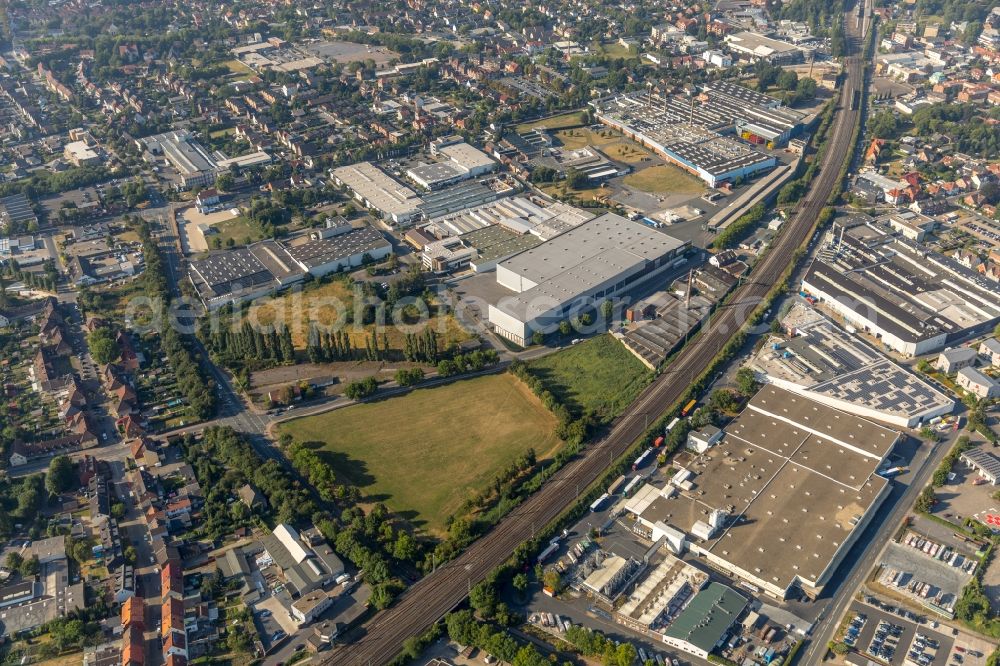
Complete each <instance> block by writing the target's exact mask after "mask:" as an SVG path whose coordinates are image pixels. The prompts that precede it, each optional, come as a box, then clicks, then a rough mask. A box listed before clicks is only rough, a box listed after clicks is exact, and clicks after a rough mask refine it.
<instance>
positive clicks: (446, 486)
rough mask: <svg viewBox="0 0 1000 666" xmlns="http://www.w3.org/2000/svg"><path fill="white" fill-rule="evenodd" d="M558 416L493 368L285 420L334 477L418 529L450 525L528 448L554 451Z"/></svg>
mask: <svg viewBox="0 0 1000 666" xmlns="http://www.w3.org/2000/svg"><path fill="white" fill-rule="evenodd" d="M555 426H556V419H555V417H554V416H553V415H552V413H551V412H549V411H548V410H547V409H545V407H544V406H543V405H542V404H541V403H540V402H539V401H538V399H537V398H535V396H534V395H532V393H531V391H529V390H528V388H527V387H525V386H524V385H523V384H522V383H521V382H520V381H519V380H517V379H516V378H515V377H513V376H511V375H509V374H506V373H505V374H500V375H488V376H485V377H477V378H475V379H467V380H462V381H457V382H453V383H451V384H446V385H444V386H439V387H436V388H427V389H418V390H416V391H413V392H411V393H408V394H406V395H404V396H400V397H396V398H389V399H387V400H383V401H377V402H370V403H364V404H360V405H353V406H351V407H346V408H344V409H337V410H334V411H331V412H326V413H324V414H318V415H316V416H308V417H305V418H301V419H295V420H293V421H289V422H288V423H284V424H282V425H281V426H279V429H280V432H282V433H286V432H287V433H289V434H291V436H292V437H293V438H294V439H295V440H296V441H298V442H303V443H307V444H308V443H310V442H313V443H316V446H317V449H318V453H319V455H320V456H321V457H322V458H323V459H324V460H325V461H326V462H327V464H329V465H330V466H331V467H333V469H334V471H335V472H336V473H337V475H338V477H340V478H343V479H346V480H348V481H349V482H351V483H353V484H355V485H357V486H358V487H359V488H360V489H361V491H362V492H363V493H365V494H366V495H367V501H372V502H375V501H380V502H385V504H386V506H388V507H389V508H390V509H392V510H393V511H395V512H397V513H399V514H400V515H402V516H403V517H405V518H407V519H408V520H410V521H411V522H412V523H413V524H414V525H415V526H417V527H419V528H422V529H424V530H427V531H428V532H431V533H434V534H440V533H443V532H444V531H445V523H446V521H447V519H448V516H449V515H451V514H453V513H454V512H455V511H456V510H457V509H458V508H459V506H460V505H461V503H462V501H463V500H464V499H465V498H466V497H468V495H469V491H470V490H480V489H483V488H485V487H486V486H487V485H488V484H489V482H490V480H491V479H492V478H493V477H494V476H495V475H496V473H497V472H499V471H500V470H501V469H502V468H504V467H505V466H507V465H509V464H510V463H511V462H512V461H513V460H514V459H515V458H517V457H518V456H519V455H521V454H523V453H524V452H525V451H527V450H528V449H529V448H534V449H535V453H536V455H537V456H538V459H539V460H541V459H543V458H546V457H550V456H551V455H553V454H554V453H555V451H556V450H558V448H559V446H560V445H561V442H560V441H559V439H558V438H557V437H556V435H555V433H554V430H555Z"/></svg>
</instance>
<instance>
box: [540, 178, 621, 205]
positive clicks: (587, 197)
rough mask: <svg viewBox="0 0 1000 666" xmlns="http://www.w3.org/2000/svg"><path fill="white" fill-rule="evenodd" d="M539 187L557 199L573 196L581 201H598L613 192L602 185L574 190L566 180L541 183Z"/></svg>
mask: <svg viewBox="0 0 1000 666" xmlns="http://www.w3.org/2000/svg"><path fill="white" fill-rule="evenodd" d="M539 189H541V190H542V191H543V192H545V193H546V194H548V195H549V196H551V197H556V198H557V199H562V198H566V197H571V196H573V197H576V198H577V199H579V200H580V201H597V200H599V199H600V198H601V197H603V196H605V195H607V194H610V193H611V190H605V189H603V188H600V187H589V188H587V189H585V190H574V189H573V188H572V187H570V186H569V185H567V184H566V181H564V180H563V181H559V182H558V183H546V184H545V185H540V186H539Z"/></svg>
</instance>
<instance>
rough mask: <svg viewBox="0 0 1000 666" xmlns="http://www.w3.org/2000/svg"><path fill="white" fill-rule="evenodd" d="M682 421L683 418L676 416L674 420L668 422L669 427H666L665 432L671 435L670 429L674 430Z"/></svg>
mask: <svg viewBox="0 0 1000 666" xmlns="http://www.w3.org/2000/svg"><path fill="white" fill-rule="evenodd" d="M680 422H681V420H680V419H679V418H677V417H676V416H675V417H674V420H673V421H671V422H670V423H668V424H667V427H666V429H664V431H663V434H665V435H669V434H670V431H671V430H673V429H674V428H675V427H676V426H677V424H678V423H680Z"/></svg>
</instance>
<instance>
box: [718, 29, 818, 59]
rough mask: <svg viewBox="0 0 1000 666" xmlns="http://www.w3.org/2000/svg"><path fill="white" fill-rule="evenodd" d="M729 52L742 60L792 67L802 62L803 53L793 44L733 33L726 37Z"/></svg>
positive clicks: (742, 33)
mask: <svg viewBox="0 0 1000 666" xmlns="http://www.w3.org/2000/svg"><path fill="white" fill-rule="evenodd" d="M725 40H726V45H727V46H728V47H729V50H730V51H732V52H733V53H734V54H736V55H737V56H739V57H740V59H742V60H750V61H752V62H757V61H760V60H764V61H767V62H769V63H771V64H772V65H794V64H797V63H800V62H802V61H803V58H804V56H805V53H804V52H803V50H802V49H801V48H799V47H798V46H796V45H795V44H791V43H789V42H784V41H782V40H780V39H773V38H771V37H766V36H764V35H761V34H760V33H756V32H734V33H732V34H729V35H726V37H725Z"/></svg>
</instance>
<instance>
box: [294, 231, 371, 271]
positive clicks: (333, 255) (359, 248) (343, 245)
mask: <svg viewBox="0 0 1000 666" xmlns="http://www.w3.org/2000/svg"><path fill="white" fill-rule="evenodd" d="M387 245H389V241H387V240H386V239H385V238H384V237H383V236H382V234H380V233H379V232H377V231H376V230H374V229H372V228H370V227H362V228H360V229H352V230H351V231H348V232H347V233H343V234H340V235H338V236H331V237H330V238H322V239H319V240H312V241H309V242H308V243H303V244H302V245H297V246H293V247H289V248H288V254H290V255H291V257H292V259H294V260H295V261H297V262H299V263H300V264H302V265H303V266H305V267H306V268H307V269H309V268H314V267H316V266H322V265H324V264H329V263H331V262H335V261H339V260H345V259H348V258H350V257H353V256H356V255H359V254H364V253H365V252H371V251H372V250H376V249H379V248H383V247H385V246H387Z"/></svg>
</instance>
